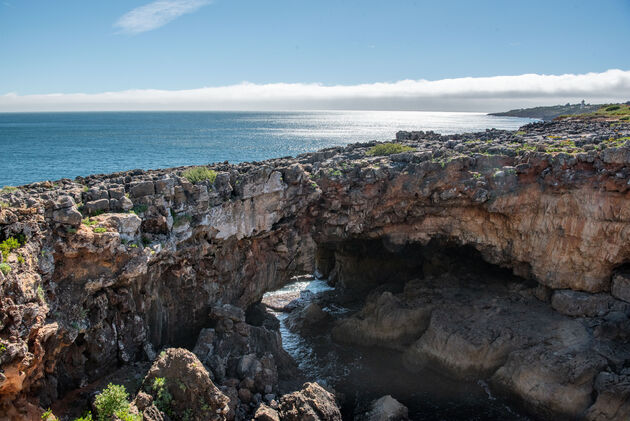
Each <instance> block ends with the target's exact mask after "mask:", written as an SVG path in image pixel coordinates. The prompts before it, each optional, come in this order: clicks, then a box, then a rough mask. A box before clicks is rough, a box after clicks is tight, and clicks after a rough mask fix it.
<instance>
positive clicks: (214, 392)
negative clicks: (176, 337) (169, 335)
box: [142, 348, 229, 421]
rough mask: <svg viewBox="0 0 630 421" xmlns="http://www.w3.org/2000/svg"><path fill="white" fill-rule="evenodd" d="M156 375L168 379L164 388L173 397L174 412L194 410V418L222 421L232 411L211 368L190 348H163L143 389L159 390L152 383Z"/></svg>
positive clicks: (146, 378) (172, 407) (145, 379)
mask: <svg viewBox="0 0 630 421" xmlns="http://www.w3.org/2000/svg"><path fill="white" fill-rule="evenodd" d="M157 377H160V378H162V377H163V378H164V379H166V381H165V383H166V386H165V387H166V388H167V389H168V392H169V393H170V394H171V395H172V397H173V400H172V401H171V409H172V410H173V411H174V412H175V413H183V412H184V411H187V410H191V411H192V414H193V417H194V419H195V420H199V421H201V420H205V419H208V420H220V419H223V418H224V416H223V415H222V414H226V413H227V412H228V410H229V408H228V401H229V399H228V397H227V396H225V395H224V394H223V393H222V392H221V391H220V390H219V389H218V388H217V387H216V386H215V385H214V383H213V382H212V380H211V379H210V376H209V374H208V371H207V370H206V369H205V368H204V366H203V364H201V362H200V361H199V359H198V358H197V357H196V356H195V354H193V353H192V352H190V351H187V350H185V349H181V348H169V349H167V350H165V351H163V352H162V353H161V354H160V356H159V357H158V359H157V360H155V362H154V363H153V365H152V366H151V369H150V370H149V372H148V373H147V375H146V377H145V378H144V381H143V383H142V388H143V389H144V390H146V391H152V393H156V392H155V391H154V390H153V388H152V386H153V381H154V379H155V378H157ZM154 398H155V397H154Z"/></svg>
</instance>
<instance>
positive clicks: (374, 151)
mask: <svg viewBox="0 0 630 421" xmlns="http://www.w3.org/2000/svg"><path fill="white" fill-rule="evenodd" d="M413 150H414V148H412V147H411V146H405V145H401V144H400V143H381V144H380V145H376V146H372V147H371V148H370V149H368V151H367V152H366V155H369V156H387V155H393V154H395V153H402V152H409V151H413Z"/></svg>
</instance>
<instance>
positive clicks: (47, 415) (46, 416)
mask: <svg viewBox="0 0 630 421" xmlns="http://www.w3.org/2000/svg"><path fill="white" fill-rule="evenodd" d="M52 414H53V413H52V410H51V409H50V408H48V409H47V410H45V411H44V413H43V414H42V420H49V419H50V417H51V416H52Z"/></svg>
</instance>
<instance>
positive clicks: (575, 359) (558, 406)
mask: <svg viewBox="0 0 630 421" xmlns="http://www.w3.org/2000/svg"><path fill="white" fill-rule="evenodd" d="M606 364H607V362H606V360H605V359H604V358H602V357H601V356H600V355H599V354H597V353H595V352H593V351H591V350H589V349H587V348H577V349H575V348H574V349H571V348H570V347H550V346H548V345H545V344H539V345H536V346H533V347H531V348H527V349H523V350H519V351H514V352H512V353H511V354H510V356H509V358H508V360H507V362H506V364H505V365H504V366H502V367H501V368H499V369H498V370H497V371H496V373H495V374H494V375H493V376H492V378H491V382H492V384H493V385H494V386H495V387H497V388H498V389H499V390H501V391H502V392H504V393H508V394H511V395H512V396H514V397H516V398H517V399H520V400H521V401H522V402H523V403H524V404H526V405H527V407H528V408H530V409H531V410H532V411H533V412H536V413H538V414H539V415H541V416H543V417H550V418H552V417H558V416H563V417H566V418H568V419H576V418H578V417H580V416H581V415H582V414H583V413H584V411H586V409H587V408H588V407H589V406H591V403H592V395H593V386H594V381H595V377H596V376H597V375H598V373H599V372H600V371H601V370H602V369H603V368H604V367H606Z"/></svg>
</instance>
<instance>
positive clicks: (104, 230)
mask: <svg viewBox="0 0 630 421" xmlns="http://www.w3.org/2000/svg"><path fill="white" fill-rule="evenodd" d="M94 232H96V233H98V234H100V233H103V232H107V228H104V227H96V228H94Z"/></svg>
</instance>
